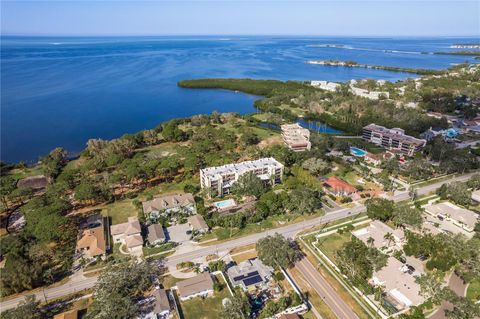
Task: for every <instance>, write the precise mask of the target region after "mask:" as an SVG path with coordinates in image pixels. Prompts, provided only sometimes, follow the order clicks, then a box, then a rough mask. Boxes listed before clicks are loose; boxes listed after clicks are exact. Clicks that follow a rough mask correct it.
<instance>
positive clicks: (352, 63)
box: [305, 60, 446, 75]
mask: <svg viewBox="0 0 480 319" xmlns="http://www.w3.org/2000/svg"><path fill="white" fill-rule="evenodd" d="M305 63H307V64H314V65H324V66H334V67H345V68H365V69H374V70H385V71H391V72H401V73H412V74H418V75H442V74H445V73H446V71H445V70H434V69H415V68H402V67H396V66H385V65H371V64H363V63H358V62H356V61H336V60H308V61H306V62H305Z"/></svg>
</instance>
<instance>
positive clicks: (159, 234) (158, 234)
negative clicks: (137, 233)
mask: <svg viewBox="0 0 480 319" xmlns="http://www.w3.org/2000/svg"><path fill="white" fill-rule="evenodd" d="M147 240H148V243H149V244H150V245H157V244H160V243H163V242H165V240H166V237H165V232H164V231H163V227H162V225H161V224H152V225H150V226H148V236H147Z"/></svg>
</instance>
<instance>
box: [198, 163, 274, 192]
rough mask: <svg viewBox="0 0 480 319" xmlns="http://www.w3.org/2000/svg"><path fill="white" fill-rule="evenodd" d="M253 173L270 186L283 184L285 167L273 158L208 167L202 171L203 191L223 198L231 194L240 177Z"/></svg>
mask: <svg viewBox="0 0 480 319" xmlns="http://www.w3.org/2000/svg"><path fill="white" fill-rule="evenodd" d="M249 172H253V173H254V174H255V175H256V176H257V177H258V178H260V179H261V180H262V181H264V182H266V183H270V184H273V185H275V184H279V183H281V182H282V176H283V165H282V164H281V163H280V162H278V161H277V160H276V159H274V158H272V157H267V158H261V159H258V160H255V161H245V162H241V163H236V164H227V165H223V166H216V167H207V168H203V169H201V170H200V183H201V187H202V189H207V190H208V191H209V194H210V195H212V193H213V194H215V195H218V196H223V195H224V194H228V193H230V188H231V187H232V185H233V184H234V183H235V182H236V181H237V180H238V179H239V178H240V176H242V175H244V174H246V173H249Z"/></svg>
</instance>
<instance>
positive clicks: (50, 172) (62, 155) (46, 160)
mask: <svg viewBox="0 0 480 319" xmlns="http://www.w3.org/2000/svg"><path fill="white" fill-rule="evenodd" d="M66 156H67V152H66V151H65V150H64V149H63V148H61V147H58V148H56V149H54V150H53V151H51V152H50V154H48V155H47V156H45V157H43V158H42V159H41V162H42V165H43V170H44V172H45V176H47V178H49V179H50V181H53V180H54V179H55V178H57V176H58V175H59V174H60V172H61V171H62V168H63V166H65V159H66Z"/></svg>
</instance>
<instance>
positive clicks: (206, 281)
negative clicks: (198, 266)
mask: <svg viewBox="0 0 480 319" xmlns="http://www.w3.org/2000/svg"><path fill="white" fill-rule="evenodd" d="M177 290H178V294H179V296H180V300H182V301H184V300H188V299H191V298H194V297H200V296H202V297H207V296H209V295H211V294H213V279H212V277H211V276H210V273H208V272H203V273H201V274H199V275H197V276H195V277H192V278H188V279H186V280H182V281H179V282H178V283H177Z"/></svg>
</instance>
